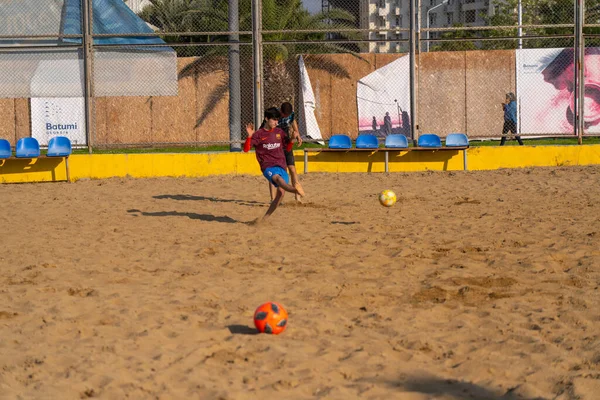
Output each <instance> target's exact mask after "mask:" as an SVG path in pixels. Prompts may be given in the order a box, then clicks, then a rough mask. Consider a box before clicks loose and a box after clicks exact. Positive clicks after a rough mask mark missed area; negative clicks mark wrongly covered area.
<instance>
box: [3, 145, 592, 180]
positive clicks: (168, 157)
mask: <svg viewBox="0 0 600 400" xmlns="http://www.w3.org/2000/svg"><path fill="white" fill-rule="evenodd" d="M467 154H468V169H469V170H492V169H498V168H523V167H555V166H566V165H590V164H600V145H584V146H505V147H491V146H490V147H473V148H470V149H469V150H468V151H467ZM295 155H296V168H297V169H298V171H299V172H300V173H302V171H303V170H304V157H303V155H304V153H303V152H302V151H297V152H295ZM308 160H309V164H308V167H309V168H308V170H309V172H335V173H338V172H383V171H384V153H383V152H375V153H369V152H361V153H309V155H308ZM69 163H70V170H71V180H78V179H83V178H90V179H103V178H111V177H126V176H130V177H134V178H148V177H165V176H171V177H201V176H208V175H225V174H249V175H260V169H259V168H258V163H257V162H256V158H255V156H254V153H248V154H245V153H193V154H190V153H185V154H182V153H172V154H155V153H147V154H91V155H88V154H81V155H79V154H77V155H73V156H71V157H70V158H69ZM65 167H66V166H65V161H64V160H63V159H53V158H39V159H34V160H29V159H16V158H10V159H8V160H0V182H3V183H4V182H6V183H9V182H14V183H16V182H42V181H61V180H63V181H64V180H65V179H66V168H65ZM389 168H390V172H402V171H426V170H437V171H460V170H462V169H463V155H462V151H431V152H429V151H425V152H422V151H418V152H416V151H415V152H406V151H405V152H391V153H390V154H389Z"/></svg>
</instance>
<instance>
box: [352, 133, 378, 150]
mask: <svg viewBox="0 0 600 400" xmlns="http://www.w3.org/2000/svg"><path fill="white" fill-rule="evenodd" d="M378 147H379V140H377V136H375V135H358V137H357V138H356V148H357V149H376V148H378Z"/></svg>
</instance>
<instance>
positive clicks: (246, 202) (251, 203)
mask: <svg viewBox="0 0 600 400" xmlns="http://www.w3.org/2000/svg"><path fill="white" fill-rule="evenodd" d="M153 198H154V199H170V200H183V201H212V202H215V203H235V204H238V205H240V206H248V207H267V206H268V205H269V203H264V202H262V201H253V200H237V199H221V198H219V197H206V196H192V195H190V194H161V195H158V196H153Z"/></svg>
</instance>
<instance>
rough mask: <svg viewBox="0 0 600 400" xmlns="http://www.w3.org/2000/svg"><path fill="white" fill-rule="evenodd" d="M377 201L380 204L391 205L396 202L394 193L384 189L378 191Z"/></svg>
mask: <svg viewBox="0 0 600 400" xmlns="http://www.w3.org/2000/svg"><path fill="white" fill-rule="evenodd" d="M379 202H380V203H381V205H382V206H385V207H391V206H393V205H394V204H396V193H394V192H392V191H391V190H384V191H383V192H381V193H379Z"/></svg>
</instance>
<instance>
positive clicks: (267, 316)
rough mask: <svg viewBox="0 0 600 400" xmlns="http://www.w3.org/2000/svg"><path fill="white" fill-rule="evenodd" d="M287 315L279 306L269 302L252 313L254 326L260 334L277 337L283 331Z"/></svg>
mask: <svg viewBox="0 0 600 400" xmlns="http://www.w3.org/2000/svg"><path fill="white" fill-rule="evenodd" d="M287 321H288V313H287V311H285V308H283V307H282V306H281V304H277V303H273V302H269V303H265V304H261V305H260V306H259V307H258V308H257V309H256V311H254V326H256V329H258V331H259V332H260V333H270V334H273V335H279V334H280V333H281V332H283V331H284V330H285V327H286V326H287Z"/></svg>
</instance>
